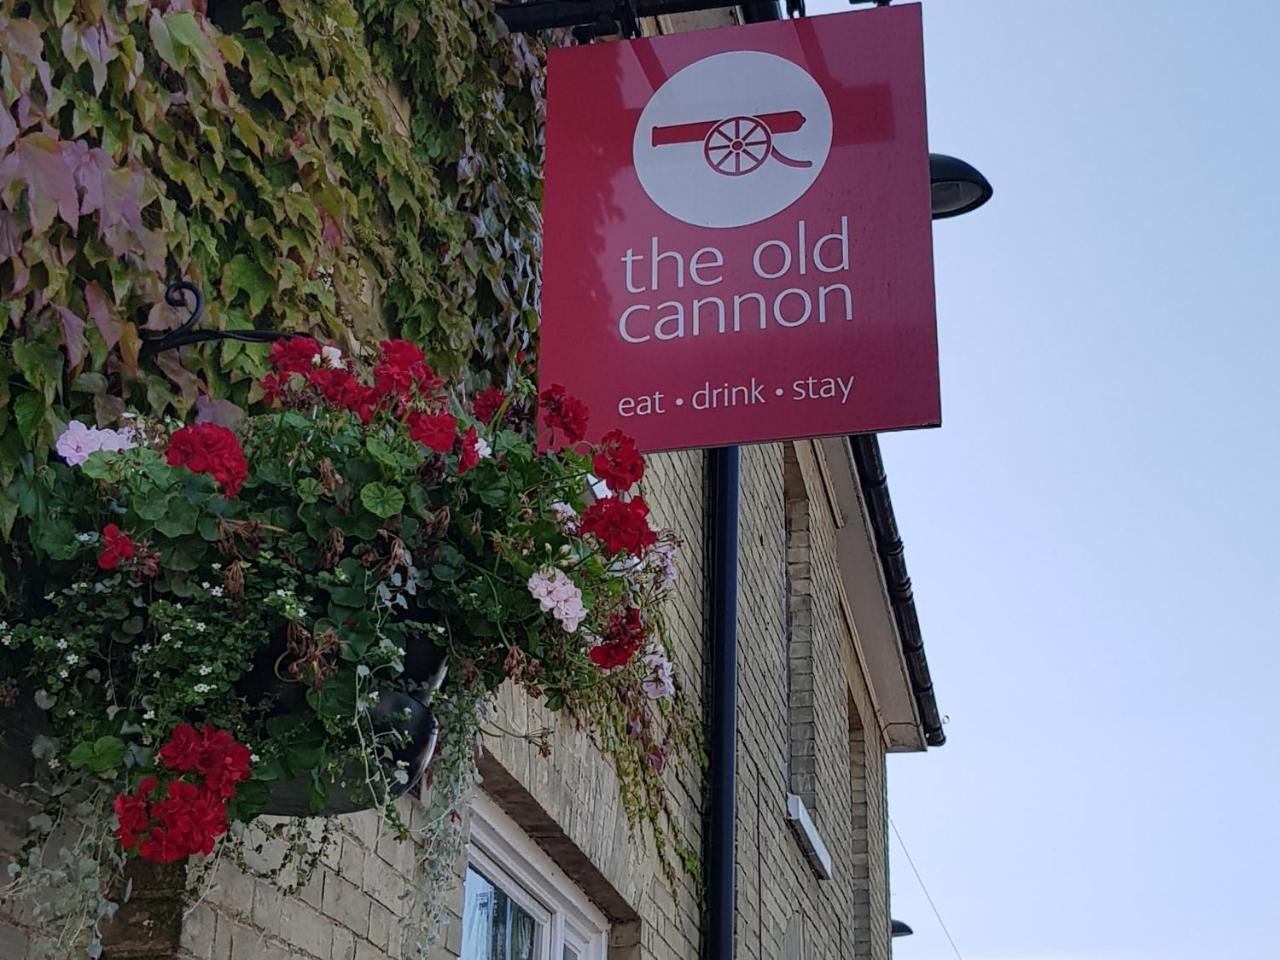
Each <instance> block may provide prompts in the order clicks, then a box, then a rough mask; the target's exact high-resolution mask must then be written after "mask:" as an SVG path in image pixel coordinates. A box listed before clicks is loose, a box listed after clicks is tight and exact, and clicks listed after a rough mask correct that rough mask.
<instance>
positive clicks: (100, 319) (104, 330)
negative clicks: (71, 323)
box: [84, 283, 121, 350]
mask: <svg viewBox="0 0 1280 960" xmlns="http://www.w3.org/2000/svg"><path fill="white" fill-rule="evenodd" d="M84 302H85V303H86V304H87V305H88V307H89V319H90V320H92V321H93V325H94V326H95V327H97V328H98V333H100V334H102V339H103V342H105V343H106V345H107V349H108V350H111V349H113V348H114V347H115V345H116V343H117V341H119V339H120V329H121V327H120V320H119V319H118V318H117V317H116V312H115V307H114V305H113V304H112V303H111V300H110V298H109V297H108V296H107V295H106V293H104V292H103V289H102V288H101V287H100V286H98V285H97V284H96V283H87V284H85V287H84Z"/></svg>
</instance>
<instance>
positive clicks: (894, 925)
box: [889, 920, 915, 937]
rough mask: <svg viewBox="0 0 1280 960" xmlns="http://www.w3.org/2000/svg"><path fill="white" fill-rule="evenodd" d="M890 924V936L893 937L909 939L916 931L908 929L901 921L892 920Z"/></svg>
mask: <svg viewBox="0 0 1280 960" xmlns="http://www.w3.org/2000/svg"><path fill="white" fill-rule="evenodd" d="M889 923H890V927H889V936H891V937H909V936H911V935H912V934H913V933H915V931H914V930H912V929H911V928H910V927H908V926H907V925H906V924H905V923H903V922H902V921H901V920H890V921H889Z"/></svg>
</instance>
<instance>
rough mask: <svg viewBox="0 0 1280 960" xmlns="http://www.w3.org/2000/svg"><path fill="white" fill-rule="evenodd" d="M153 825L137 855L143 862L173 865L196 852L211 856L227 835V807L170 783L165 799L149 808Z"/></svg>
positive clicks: (196, 790)
mask: <svg viewBox="0 0 1280 960" xmlns="http://www.w3.org/2000/svg"><path fill="white" fill-rule="evenodd" d="M151 818H152V820H153V821H158V822H154V823H153V825H152V827H151V831H150V832H149V833H148V834H147V836H146V837H145V838H144V839H143V841H142V845H141V846H140V847H139V849H138V852H139V853H140V854H141V855H142V858H143V859H144V860H154V861H157V862H160V863H173V862H174V861H176V860H181V859H183V858H185V857H189V856H192V855H193V854H196V853H202V854H204V855H205V856H208V855H209V854H211V853H213V845H214V841H215V840H216V839H217V838H218V837H220V836H222V835H223V834H224V833H226V832H227V807H226V804H224V803H223V802H222V801H221V800H220V799H218V798H217V797H215V796H213V795H212V794H210V793H207V792H205V791H203V790H201V789H200V788H199V787H196V786H193V785H192V784H189V783H186V782H185V781H182V780H173V781H171V782H170V783H169V790H168V798H167V799H165V800H161V801H160V802H158V803H155V804H153V805H152V807H151Z"/></svg>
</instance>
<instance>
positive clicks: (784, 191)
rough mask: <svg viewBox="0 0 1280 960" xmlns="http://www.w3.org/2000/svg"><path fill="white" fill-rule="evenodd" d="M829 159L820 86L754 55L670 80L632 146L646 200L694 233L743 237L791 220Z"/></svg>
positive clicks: (726, 56) (715, 59) (724, 56)
mask: <svg viewBox="0 0 1280 960" xmlns="http://www.w3.org/2000/svg"><path fill="white" fill-rule="evenodd" d="M830 150H831V107H830V106H829V105H828V104H827V98H826V95H825V94H824V93H823V92H822V88H821V87H820V86H818V83H817V81H816V80H814V79H813V77H811V76H809V74H808V73H806V72H805V71H804V70H802V69H801V68H800V67H798V66H797V65H796V64H794V63H792V62H791V61H790V60H786V59H784V58H782V57H777V56H774V55H773V54H771V53H756V52H753V51H738V52H734V53H718V54H716V55H714V56H711V57H707V58H705V59H703V60H699V61H697V62H696V63H691V64H689V66H687V67H685V68H684V69H683V70H681V71H679V72H678V73H676V74H675V75H674V76H672V77H670V78H669V79H668V80H667V82H666V83H664V84H663V85H662V86H661V87H659V88H658V90H657V92H656V93H654V95H653V96H652V97H651V98H650V99H649V102H648V104H646V105H645V108H644V112H642V113H641V114H640V122H639V124H637V126H636V132H635V138H634V139H633V141H632V145H631V153H632V158H633V159H634V161H635V167H636V176H637V177H639V178H640V185H641V186H642V187H644V191H645V193H647V194H648V195H649V199H651V200H652V201H653V202H654V203H656V204H657V205H658V206H659V207H661V208H662V209H663V210H665V211H666V212H667V213H669V214H671V216H673V217H675V218H676V219H678V220H683V221H684V222H685V223H691V224H693V225H694V226H697V227H741V226H745V225H746V224H748V223H757V222H759V221H761V220H764V219H766V218H768V217H771V216H773V215H774V214H775V213H779V212H781V211H783V210H785V209H786V208H787V207H789V206H791V204H793V203H795V202H796V201H797V200H799V199H800V197H801V196H802V195H803V194H804V192H805V191H806V190H808V189H809V187H810V186H812V185H813V182H814V181H815V180H817V179H818V174H819V173H821V172H822V166H823V164H825V163H826V162H827V154H828V152H829V151H830Z"/></svg>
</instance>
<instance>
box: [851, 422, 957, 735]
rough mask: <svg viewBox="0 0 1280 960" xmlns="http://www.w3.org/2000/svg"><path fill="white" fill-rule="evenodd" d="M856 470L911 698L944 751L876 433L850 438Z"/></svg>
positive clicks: (917, 618)
mask: <svg viewBox="0 0 1280 960" xmlns="http://www.w3.org/2000/svg"><path fill="white" fill-rule="evenodd" d="M849 447H850V449H851V450H852V452H853V462H854V466H855V467H857V471H858V485H859V487H860V488H861V490H862V498H863V500H864V501H865V503H866V505H867V512H868V514H869V515H870V518H871V529H872V534H873V536H874V537H875V544H876V553H877V554H878V555H879V559H880V569H881V571H882V572H883V573H884V583H885V588H886V589H887V591H888V593H889V603H890V605H891V606H892V607H893V619H894V622H895V623H896V624H897V627H898V640H899V642H900V643H901V645H902V655H903V658H904V659H905V660H906V662H907V673H908V675H909V677H910V679H911V692H912V693H913V694H914V696H915V701H916V707H917V709H918V710H919V711H920V722H921V725H922V726H923V727H924V735H925V742H926V743H927V744H928V745H929V746H931V747H940V746H942V745H943V744H944V743H946V742H947V735H946V733H945V732H944V731H943V729H942V717H941V715H940V714H939V713H938V702H937V699H936V697H935V696H934V689H933V680H932V678H931V677H930V676H929V661H928V659H927V658H926V657H925V652H924V638H923V637H922V636H921V634H920V618H919V616H918V615H917V613H916V601H915V596H914V594H913V593H912V591H911V577H909V576H908V575H907V560H906V548H905V547H904V546H903V543H902V538H901V537H900V536H899V535H898V520H897V517H896V516H895V515H894V512H893V500H892V498H891V497H890V496H889V478H888V476H887V475H886V474H885V470H884V459H883V458H882V457H881V455H880V440H879V439H878V438H877V437H876V435H875V434H874V433H868V434H857V435H854V436H851V437H849Z"/></svg>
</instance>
